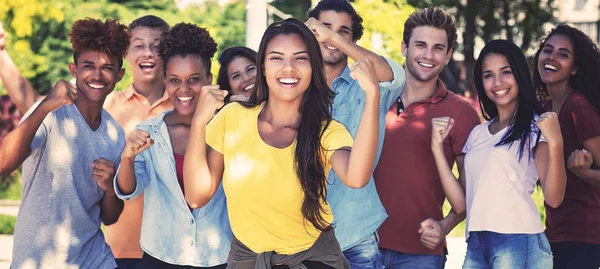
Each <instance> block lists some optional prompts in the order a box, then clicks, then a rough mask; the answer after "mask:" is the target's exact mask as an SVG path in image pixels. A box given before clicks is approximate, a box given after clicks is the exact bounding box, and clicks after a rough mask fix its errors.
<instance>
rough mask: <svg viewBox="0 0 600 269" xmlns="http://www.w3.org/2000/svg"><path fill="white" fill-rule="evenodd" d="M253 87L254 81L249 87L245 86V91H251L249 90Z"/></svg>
mask: <svg viewBox="0 0 600 269" xmlns="http://www.w3.org/2000/svg"><path fill="white" fill-rule="evenodd" d="M252 88H254V83H253V84H250V85H248V87H246V88H244V89H243V91H245V92H247V91H249V90H252Z"/></svg>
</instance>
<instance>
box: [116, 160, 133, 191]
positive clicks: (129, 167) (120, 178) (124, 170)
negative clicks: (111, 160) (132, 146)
mask: <svg viewBox="0 0 600 269" xmlns="http://www.w3.org/2000/svg"><path fill="white" fill-rule="evenodd" d="M116 187H117V188H119V191H120V192H121V193H122V194H124V195H129V194H132V193H133V192H134V191H135V187H136V178H135V168H134V160H132V159H130V158H123V157H122V158H121V166H120V167H119V173H118V174H117V186H116Z"/></svg>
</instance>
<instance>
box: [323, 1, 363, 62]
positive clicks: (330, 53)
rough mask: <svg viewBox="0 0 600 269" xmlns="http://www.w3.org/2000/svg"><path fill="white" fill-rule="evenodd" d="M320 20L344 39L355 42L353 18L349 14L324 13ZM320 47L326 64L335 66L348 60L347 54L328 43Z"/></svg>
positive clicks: (333, 11) (329, 11) (330, 11)
mask: <svg viewBox="0 0 600 269" xmlns="http://www.w3.org/2000/svg"><path fill="white" fill-rule="evenodd" d="M318 20H319V21H320V22H321V23H322V24H323V25H325V26H327V27H328V28H329V29H331V30H332V31H333V32H335V33H338V34H339V35H340V36H341V37H342V38H344V39H346V40H348V41H350V42H353V41H355V40H352V17H351V16H350V15H348V13H345V12H340V13H338V12H337V11H335V10H328V11H322V12H321V13H320V14H319V18H318ZM320 47H321V54H322V55H323V61H324V62H325V64H332V65H333V64H337V63H340V62H343V61H345V60H347V59H348V56H347V55H346V54H344V53H343V52H342V51H340V50H339V49H338V48H336V47H333V46H331V44H329V43H327V42H323V43H321V44H320Z"/></svg>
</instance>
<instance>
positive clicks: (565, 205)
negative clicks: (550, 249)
mask: <svg viewBox="0 0 600 269" xmlns="http://www.w3.org/2000/svg"><path fill="white" fill-rule="evenodd" d="M546 108H547V110H552V104H550V105H548V106H546ZM558 121H559V123H560V129H561V131H562V135H563V143H564V145H563V148H564V152H565V155H564V156H565V162H566V161H567V160H568V158H569V156H570V155H571V153H572V152H573V151H574V150H576V149H583V142H584V141H586V140H588V139H591V138H594V137H598V136H600V115H599V114H598V113H597V112H596V110H595V109H594V107H593V106H592V105H591V104H590V103H589V102H588V101H587V99H585V97H584V96H583V95H581V93H579V92H577V91H573V92H572V93H571V94H569V96H568V97H567V100H565V103H564V104H563V106H562V108H561V109H560V112H559V113H558ZM596 167H598V165H597V164H596ZM546 236H547V237H548V240H550V241H553V242H565V241H576V242H587V243H593V244H600V188H599V187H594V186H592V185H591V184H589V183H587V182H585V181H584V180H583V179H581V178H579V177H577V176H576V175H575V174H573V173H572V172H571V171H570V170H569V169H568V168H567V189H566V192H565V199H564V201H563V202H562V204H561V205H560V206H559V207H558V208H551V207H549V206H546Z"/></svg>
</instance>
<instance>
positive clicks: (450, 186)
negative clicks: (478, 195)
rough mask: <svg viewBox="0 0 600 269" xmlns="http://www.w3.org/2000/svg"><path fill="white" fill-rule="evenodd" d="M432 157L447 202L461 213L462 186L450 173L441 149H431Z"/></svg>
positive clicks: (462, 207) (463, 203) (463, 208)
mask: <svg viewBox="0 0 600 269" xmlns="http://www.w3.org/2000/svg"><path fill="white" fill-rule="evenodd" d="M433 157H434V159H435V165H436V167H437V170H438V174H439V176H440V181H441V183H442V189H443V190H444V194H445V195H446V197H447V198H448V202H450V205H452V208H453V209H454V210H455V211H456V212H457V213H459V214H460V213H463V212H464V211H465V207H466V205H465V204H466V201H465V192H464V189H463V186H462V185H461V184H460V182H459V181H458V180H457V179H456V177H455V176H454V174H453V173H452V169H450V166H449V165H448V162H447V160H446V156H445V155H444V152H443V149H437V148H436V149H433Z"/></svg>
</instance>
